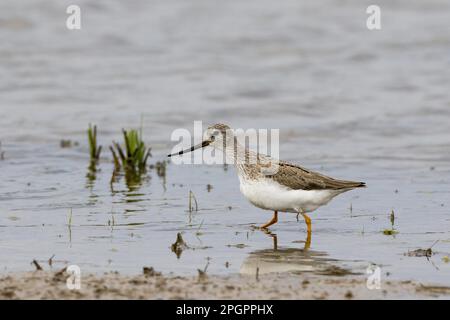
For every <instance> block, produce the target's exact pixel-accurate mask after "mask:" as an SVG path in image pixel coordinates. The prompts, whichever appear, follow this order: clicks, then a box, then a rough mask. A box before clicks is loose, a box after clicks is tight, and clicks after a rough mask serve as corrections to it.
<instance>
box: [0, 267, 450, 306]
mask: <svg viewBox="0 0 450 320" xmlns="http://www.w3.org/2000/svg"><path fill="white" fill-rule="evenodd" d="M146 271H147V272H145V274H142V275H136V276H124V275H121V274H119V273H105V274H103V275H83V277H82V282H81V289H80V290H69V289H67V286H66V279H67V275H66V274H64V273H53V272H46V271H36V272H28V273H14V274H9V275H2V276H1V277H0V298H1V299H432V298H449V297H450V288H449V287H440V286H426V285H422V284H419V283H415V282H410V281H406V282H405V281H404V282H393V281H386V282H383V283H382V287H381V289H380V290H368V289H367V287H366V279H365V278H364V277H360V276H351V277H340V276H325V277H324V276H316V275H293V274H270V275H264V276H262V277H259V279H256V277H250V276H231V277H220V276H207V275H199V276H198V277H170V276H163V275H161V274H159V273H157V272H154V271H153V270H152V269H148V270H146Z"/></svg>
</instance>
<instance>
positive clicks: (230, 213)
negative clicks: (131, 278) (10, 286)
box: [0, 0, 450, 285]
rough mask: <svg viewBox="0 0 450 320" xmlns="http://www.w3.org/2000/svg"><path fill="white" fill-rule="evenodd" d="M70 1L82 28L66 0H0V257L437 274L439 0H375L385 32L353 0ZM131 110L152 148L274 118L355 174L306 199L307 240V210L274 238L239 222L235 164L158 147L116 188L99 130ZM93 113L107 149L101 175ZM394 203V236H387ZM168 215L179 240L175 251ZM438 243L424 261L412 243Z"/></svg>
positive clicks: (125, 267)
mask: <svg viewBox="0 0 450 320" xmlns="http://www.w3.org/2000/svg"><path fill="white" fill-rule="evenodd" d="M79 3H80V6H81V9H82V30H81V31H69V30H67V29H66V28H65V19H66V14H65V8H66V7H67V5H68V4H71V3H70V1H56V0H55V1H43V0H42V1H20V2H18V1H12V0H11V1H2V2H1V3H0V43H1V45H0V74H1V75H2V77H1V78H0V109H1V116H0V140H1V142H2V145H1V148H2V150H3V151H5V159H4V160H2V161H0V177H1V181H2V183H1V184H0V266H1V268H2V270H4V271H16V270H31V269H32V268H33V267H32V266H31V265H30V262H31V261H32V260H33V259H38V260H39V261H41V263H42V264H45V260H46V259H48V258H50V257H51V256H52V255H55V257H54V268H57V267H58V266H62V265H65V264H66V263H71V264H78V265H80V266H81V268H82V270H89V271H93V272H102V271H107V270H119V271H121V272H126V273H137V272H141V269H142V267H143V266H144V265H147V266H153V267H155V268H156V269H158V270H161V271H164V272H166V273H169V272H174V273H176V274H194V273H196V272H197V269H199V268H200V269H203V268H204V267H205V266H206V265H207V268H208V272H210V273H219V274H228V273H235V272H242V273H252V272H255V270H256V268H259V270H260V271H259V272H261V273H265V272H270V271H294V272H303V271H314V270H315V271H317V270H319V271H320V270H323V269H327V268H328V266H329V265H339V266H341V267H345V268H349V269H350V270H351V272H359V273H364V272H365V269H366V267H367V266H368V265H369V264H371V263H375V264H378V265H380V266H381V267H382V274H383V277H388V278H393V279H414V280H418V281H423V282H435V283H440V284H446V285H450V280H449V279H450V263H446V262H445V256H448V255H450V212H449V206H450V203H449V201H448V199H449V198H450V197H449V195H450V187H449V182H450V174H449V173H450V94H449V93H448V92H449V88H450V73H449V70H450V69H449V67H450V56H449V52H450V23H449V17H450V3H449V2H448V1H444V0H439V1H437V0H435V1H427V2H426V3H425V2H422V1H394V2H393V1H378V4H379V5H380V6H381V9H382V30H380V31H369V30H367V29H366V28H365V20H366V17H367V14H366V13H365V9H366V8H367V6H368V5H369V4H371V3H369V2H366V1H362V2H361V1H331V0H330V1H320V3H319V2H317V3H316V2H314V3H312V2H308V1H283V2H282V3H281V2H274V1H268V0H264V1H261V0H258V1H256V0H254V1H245V2H244V1H226V2H224V1H222V2H220V1H206V0H205V1H195V2H192V3H188V2H186V1H175V0H171V1H144V0H142V1H131V2H124V1H121V2H119V1H111V0H108V1H106V0H102V1H95V2H92V1H79ZM141 116H142V117H143V126H144V137H145V140H146V141H147V143H148V144H150V145H151V146H152V148H153V155H154V157H153V158H152V159H151V163H152V164H154V163H155V162H156V161H160V160H164V159H165V158H164V155H165V154H166V153H167V152H168V151H170V150H171V147H172V146H173V144H174V142H171V141H170V134H171V132H172V131H173V130H174V129H175V128H180V127H183V128H187V129H190V130H192V129H193V121H194V120H202V121H203V122H204V123H205V125H207V124H210V123H215V122H225V123H228V124H230V125H231V126H233V127H239V128H249V127H251V128H279V129H281V132H280V139H281V146H280V152H281V158H283V159H287V160H290V161H293V162H296V163H301V164H302V165H304V166H307V167H309V168H311V169H315V170H320V171H322V172H324V173H326V174H329V175H332V176H336V177H340V178H345V179H355V180H363V181H366V182H367V184H368V188H367V189H365V190H355V191H352V192H349V193H346V194H344V195H341V196H339V197H338V198H336V199H335V200H334V201H333V202H332V203H331V204H330V205H328V206H327V207H324V208H321V209H319V210H318V211H317V212H316V213H313V214H312V215H311V216H312V218H313V235H312V244H311V248H310V249H309V250H308V251H304V250H303V243H302V241H304V240H305V226H304V223H303V222H302V221H299V222H297V221H296V217H295V215H292V214H286V215H281V216H280V222H279V223H278V225H277V226H275V227H273V228H272V232H273V233H274V234H276V236H277V237H276V238H277V247H276V250H275V249H274V237H273V235H272V236H271V235H268V234H265V233H263V232H260V231H255V230H253V229H252V228H251V225H253V224H261V223H263V222H265V221H266V220H268V219H269V217H270V215H271V213H269V212H264V211H261V210H259V209H257V208H254V207H252V206H251V205H250V204H249V203H247V202H246V200H245V199H244V198H243V196H242V195H241V194H240V192H239V188H238V180H237V177H236V174H235V171H234V169H233V168H232V167H229V168H228V169H227V170H224V168H223V167H221V166H203V165H194V166H189V165H186V166H176V165H173V164H169V165H168V166H167V169H166V174H165V176H158V174H157V173H156V171H155V170H150V171H149V174H148V178H147V179H144V180H143V181H142V185H141V186H140V187H139V188H137V189H134V190H130V189H129V188H128V187H127V186H126V184H125V182H124V179H122V180H121V181H120V182H119V183H117V184H115V185H114V186H113V188H111V186H110V178H111V173H112V168H113V165H112V163H111V159H110V154H109V151H108V150H107V146H108V145H110V144H111V141H112V140H116V141H119V140H120V139H121V133H120V131H121V128H130V127H138V126H139V123H140V119H141ZM90 122H91V123H96V124H97V125H98V126H99V140H100V143H101V144H102V145H103V146H104V152H103V157H102V160H101V162H100V164H99V166H98V169H99V170H100V171H98V172H97V173H96V178H95V179H89V178H87V175H88V173H89V170H88V166H89V159H88V146H87V139H86V133H85V131H86V128H87V125H88V123H90ZM61 139H71V140H73V141H78V142H79V145H78V146H73V147H72V148H60V146H59V141H60V140H61ZM208 184H210V185H212V189H211V188H210V190H209V191H208V187H207V185H208ZM190 190H192V191H193V192H194V194H195V195H196V198H197V200H198V204H199V211H198V212H193V213H191V214H190V213H189V212H188V194H189V191H190ZM391 210H394V212H395V222H394V227H395V229H396V230H397V231H398V234H396V235H395V236H388V235H384V234H383V233H382V231H383V230H384V229H387V228H391V222H390V212H391ZM71 211H72V222H71V226H70V228H69V227H68V221H69V216H70V212H71ZM178 232H182V235H183V237H184V240H185V241H186V242H187V244H188V245H189V247H190V249H186V250H184V251H183V252H182V253H181V255H180V256H179V257H177V255H176V254H175V253H173V252H172V251H171V249H170V247H171V244H172V243H173V242H174V241H175V239H176V235H177V233H178ZM436 240H439V242H437V243H436V244H435V245H434V247H433V250H434V251H436V254H435V255H433V256H432V257H431V258H430V259H427V258H426V257H409V256H406V255H405V253H407V252H408V251H411V250H415V249H417V248H428V247H430V246H432V245H433V244H434V243H435V241H436ZM252 270H253V271H252Z"/></svg>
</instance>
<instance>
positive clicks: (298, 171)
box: [168, 124, 365, 242]
mask: <svg viewBox="0 0 450 320" xmlns="http://www.w3.org/2000/svg"><path fill="white" fill-rule="evenodd" d="M207 146H211V147H213V148H216V149H218V150H222V151H223V152H224V154H225V156H226V157H227V160H228V161H233V163H234V164H235V166H236V168H237V172H238V176H239V182H240V190H241V193H242V194H243V195H244V196H245V197H246V198H247V199H248V200H249V201H250V202H251V203H252V204H253V205H255V206H256V207H258V208H261V209H264V210H271V211H273V212H274V213H273V217H272V219H271V220H270V221H268V222H267V223H265V224H263V225H262V226H261V227H260V228H261V229H263V230H267V228H268V227H269V226H271V225H273V224H275V223H277V222H278V212H292V213H297V214H301V215H302V216H303V218H304V219H305V222H306V225H307V232H308V238H307V242H308V241H309V242H310V239H311V219H310V217H309V216H308V215H307V213H310V212H312V211H314V210H316V209H317V208H319V207H321V206H323V205H326V204H327V203H328V202H330V200H331V199H333V198H334V197H336V196H337V195H339V194H341V193H343V192H346V191H349V190H352V189H355V188H360V187H365V183H364V182H355V181H347V180H338V179H334V178H331V177H328V176H325V175H323V174H320V173H317V172H313V171H311V170H308V169H305V168H303V167H301V166H298V165H295V164H291V163H288V162H285V161H281V160H278V159H274V158H271V157H269V156H266V155H262V154H259V153H256V152H254V151H251V150H249V149H248V148H246V147H244V146H243V145H241V144H239V143H238V141H237V139H236V136H235V135H234V134H233V131H232V130H231V129H230V127H229V126H227V125H225V124H215V125H213V126H211V127H209V128H208V129H207V130H206V132H205V135H204V137H203V141H202V143H200V144H198V145H195V146H193V147H191V148H189V149H186V150H183V151H180V152H176V153H173V154H170V155H168V156H169V157H172V156H175V155H182V154H184V153H188V152H191V151H194V150H196V149H200V148H204V147H207ZM272 164H276V165H277V167H276V168H277V170H276V171H275V172H272V173H270V172H269V173H268V170H267V168H268V166H270V165H272Z"/></svg>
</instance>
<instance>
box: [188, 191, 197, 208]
mask: <svg viewBox="0 0 450 320" xmlns="http://www.w3.org/2000/svg"><path fill="white" fill-rule="evenodd" d="M192 200H194V202H192ZM193 203H195V211H198V203H197V199H196V198H195V195H194V193H193V192H192V191H191V190H189V212H192V211H194V206H193Z"/></svg>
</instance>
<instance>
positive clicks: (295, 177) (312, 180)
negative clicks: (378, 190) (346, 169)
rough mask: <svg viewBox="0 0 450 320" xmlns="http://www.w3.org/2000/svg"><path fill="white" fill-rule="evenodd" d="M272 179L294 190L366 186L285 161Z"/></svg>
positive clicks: (281, 162)
mask: <svg viewBox="0 0 450 320" xmlns="http://www.w3.org/2000/svg"><path fill="white" fill-rule="evenodd" d="M270 178H272V179H274V180H275V181H276V182H278V183H279V184H282V185H284V186H286V187H288V188H290V189H294V190H299V189H302V190H324V189H332V190H339V189H353V188H358V187H364V186H365V183H364V182H356V181H345V180H337V179H334V178H331V177H328V176H325V175H322V174H320V173H317V172H313V171H310V170H307V169H305V168H302V167H300V166H297V165H294V164H290V163H287V162H284V161H280V162H279V168H278V172H277V173H275V174H273V175H271V176H270Z"/></svg>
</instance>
